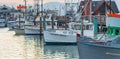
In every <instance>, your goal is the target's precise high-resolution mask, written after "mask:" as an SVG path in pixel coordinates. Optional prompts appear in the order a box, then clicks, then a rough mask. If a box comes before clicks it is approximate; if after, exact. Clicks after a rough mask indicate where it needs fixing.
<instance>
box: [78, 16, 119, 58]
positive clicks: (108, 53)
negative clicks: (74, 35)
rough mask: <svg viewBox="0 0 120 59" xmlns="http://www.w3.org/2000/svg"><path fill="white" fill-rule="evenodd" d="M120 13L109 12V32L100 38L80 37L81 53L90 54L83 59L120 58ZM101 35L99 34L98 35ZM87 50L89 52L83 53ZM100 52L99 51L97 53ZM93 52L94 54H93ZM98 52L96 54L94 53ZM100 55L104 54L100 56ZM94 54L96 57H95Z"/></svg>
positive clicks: (107, 18)
mask: <svg viewBox="0 0 120 59" xmlns="http://www.w3.org/2000/svg"><path fill="white" fill-rule="evenodd" d="M119 19H120V14H107V17H106V27H107V33H104V34H103V36H102V37H100V38H98V39H97V38H96V39H95V38H94V39H93V38H86V37H82V36H81V38H78V41H77V44H78V47H79V51H80V52H79V54H80V55H83V54H84V55H88V57H81V59H87V58H91V59H119V58H120V50H119V49H120V20H119ZM98 37H99V36H98ZM88 50H89V51H90V52H89V51H88ZM83 51H84V52H85V51H87V53H83ZM96 52H99V53H96ZM92 53H93V54H92ZM95 53H96V55H94V54H95ZM99 55H104V56H103V57H100V56H99ZM93 56H94V57H93Z"/></svg>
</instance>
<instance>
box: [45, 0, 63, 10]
mask: <svg viewBox="0 0 120 59" xmlns="http://www.w3.org/2000/svg"><path fill="white" fill-rule="evenodd" d="M64 7H65V4H64V3H60V2H49V3H45V4H44V8H45V9H50V10H55V9H56V10H59V9H60V8H64Z"/></svg>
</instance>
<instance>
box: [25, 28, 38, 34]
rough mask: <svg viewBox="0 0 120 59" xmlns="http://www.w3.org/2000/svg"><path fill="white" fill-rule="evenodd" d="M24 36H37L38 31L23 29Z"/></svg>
mask: <svg viewBox="0 0 120 59" xmlns="http://www.w3.org/2000/svg"><path fill="white" fill-rule="evenodd" d="M25 34H27V35H37V34H40V31H39V30H37V29H36V30H35V29H25Z"/></svg>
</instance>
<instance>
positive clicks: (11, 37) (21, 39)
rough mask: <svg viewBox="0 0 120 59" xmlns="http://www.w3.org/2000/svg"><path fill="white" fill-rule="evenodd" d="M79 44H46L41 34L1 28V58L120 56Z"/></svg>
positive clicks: (105, 58) (113, 58) (98, 58)
mask: <svg viewBox="0 0 120 59" xmlns="http://www.w3.org/2000/svg"><path fill="white" fill-rule="evenodd" d="M78 46H79V45H78ZM78 46H77V45H45V44H44V39H43V37H42V36H40V35H15V32H14V31H9V30H8V28H0V59H119V58H120V52H116V51H111V50H106V49H103V48H96V47H90V46H83V45H81V46H80V48H78ZM104 51H105V52H104ZM117 51H119V50H117ZM102 52H103V53H102Z"/></svg>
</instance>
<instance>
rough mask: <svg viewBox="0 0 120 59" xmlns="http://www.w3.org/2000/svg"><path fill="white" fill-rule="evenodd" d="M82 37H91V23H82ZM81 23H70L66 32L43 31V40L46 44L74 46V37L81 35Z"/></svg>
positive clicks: (58, 30)
mask: <svg viewBox="0 0 120 59" xmlns="http://www.w3.org/2000/svg"><path fill="white" fill-rule="evenodd" d="M83 25H84V32H83V33H84V35H85V36H88V37H93V35H92V34H93V33H94V31H93V23H91V22H88V21H84V24H83ZM80 26H81V23H76V22H70V23H69V24H68V27H69V28H68V30H64V29H56V30H46V31H44V40H45V43H46V44H49V43H50V44H54V43H55V44H56V43H57V44H61V43H63V44H76V42H77V40H76V39H77V38H76V35H80V34H81V28H82V27H80ZM88 32H89V33H90V34H87V33H88Z"/></svg>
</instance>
